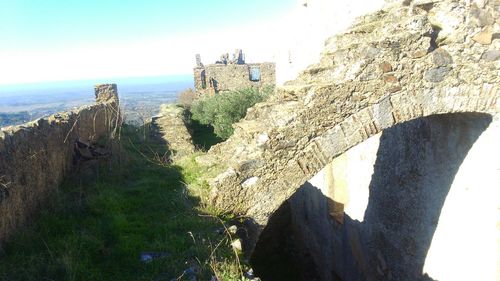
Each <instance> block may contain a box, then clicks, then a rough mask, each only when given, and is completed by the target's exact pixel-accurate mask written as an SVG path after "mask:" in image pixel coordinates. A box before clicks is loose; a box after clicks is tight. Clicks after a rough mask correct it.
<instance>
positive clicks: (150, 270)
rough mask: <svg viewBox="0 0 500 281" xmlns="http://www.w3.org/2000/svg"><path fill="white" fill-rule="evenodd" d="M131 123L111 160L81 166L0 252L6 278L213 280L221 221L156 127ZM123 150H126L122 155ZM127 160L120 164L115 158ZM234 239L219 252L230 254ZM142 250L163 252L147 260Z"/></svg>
mask: <svg viewBox="0 0 500 281" xmlns="http://www.w3.org/2000/svg"><path fill="white" fill-rule="evenodd" d="M143 136H144V134H143V131H141V129H139V128H134V127H131V126H124V129H123V131H122V135H121V144H119V145H118V147H119V148H117V149H115V150H114V155H113V157H112V159H110V160H108V161H106V162H101V163H98V164H97V165H96V166H94V165H92V166H91V165H89V166H88V167H81V169H79V172H78V173H77V174H75V175H73V176H72V177H70V178H68V179H67V180H66V181H65V182H64V183H63V184H62V186H61V187H60V188H59V190H58V191H57V192H55V193H54V194H52V196H51V197H50V199H49V201H48V202H47V203H46V204H45V206H43V208H42V209H41V210H40V213H39V214H38V215H37V216H36V217H35V218H34V219H33V220H32V223H30V224H29V225H28V226H26V227H25V228H24V229H22V230H20V231H19V233H18V234H17V235H15V236H14V238H13V239H12V240H10V241H8V242H7V243H5V244H4V245H3V247H2V249H1V251H0V280H9V281H16V280H28V281H29V280H172V279H175V278H178V277H179V276H182V277H181V278H179V279H177V280H188V279H189V278H191V277H192V276H193V275H196V277H197V278H201V280H210V278H211V276H212V275H213V272H212V269H211V268H210V266H209V265H210V264H209V263H208V262H207V261H209V260H210V259H212V258H213V251H215V250H214V248H215V247H216V246H217V245H218V243H219V242H221V241H223V240H224V239H226V240H227V238H225V236H224V235H220V234H218V233H217V231H216V230H217V229H220V228H221V223H220V221H219V220H218V219H217V218H213V217H210V216H206V215H203V214H202V212H201V211H200V208H199V204H200V202H199V199H198V198H195V197H192V196H190V194H189V192H188V190H187V189H186V186H185V184H184V182H185V178H186V175H185V171H183V168H182V167H179V166H175V165H168V164H166V163H164V162H163V159H164V158H162V155H168V151H166V145H165V144H164V143H161V142H159V141H158V139H157V138H154V137H151V136H153V134H152V132H150V134H147V136H148V137H146V138H144V137H143ZM117 154H121V155H117ZM117 158H119V159H121V160H120V162H119V163H116V162H115V160H116V159H117ZM229 243H230V242H229V241H226V242H225V243H221V247H219V250H222V251H219V250H218V251H219V252H218V254H219V257H218V258H221V259H230V258H231V251H230V248H229V246H228V245H229ZM142 252H153V253H160V254H159V256H160V258H157V259H153V260H152V261H150V262H147V263H146V262H142V261H141V260H140V255H141V253H142Z"/></svg>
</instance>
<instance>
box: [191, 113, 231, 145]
mask: <svg viewBox="0 0 500 281" xmlns="http://www.w3.org/2000/svg"><path fill="white" fill-rule="evenodd" d="M184 118H185V119H186V120H187V122H186V125H187V127H188V130H189V133H190V134H191V138H192V139H193V143H194V145H195V146H196V147H197V148H198V149H201V150H202V151H208V150H209V149H210V148H211V147H212V146H213V145H216V144H218V143H220V142H223V141H224V139H222V138H220V137H218V136H217V135H216V134H215V133H214V128H213V127H212V126H210V125H203V124H201V123H200V122H198V121H197V120H193V119H192V118H191V113H190V112H189V111H187V110H186V111H185V113H184Z"/></svg>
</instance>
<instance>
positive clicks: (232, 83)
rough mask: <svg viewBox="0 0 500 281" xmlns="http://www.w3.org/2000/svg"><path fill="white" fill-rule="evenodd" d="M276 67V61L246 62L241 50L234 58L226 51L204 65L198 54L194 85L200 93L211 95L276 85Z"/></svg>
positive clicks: (236, 52)
mask: <svg viewBox="0 0 500 281" xmlns="http://www.w3.org/2000/svg"><path fill="white" fill-rule="evenodd" d="M275 69H276V66H275V63H272V62H264V63H246V62H245V57H244V55H243V52H242V51H241V50H236V51H235V53H234V55H233V58H232V59H229V54H227V53H226V54H223V55H222V56H221V58H220V60H218V61H216V62H215V64H209V65H203V64H202V62H201V57H200V55H199V54H197V55H196V67H195V68H194V86H195V90H196V92H197V93H198V94H210V95H214V94H216V93H219V92H224V91H234V90H241V89H247V88H258V89H262V88H265V87H274V86H275V84H276V70H275Z"/></svg>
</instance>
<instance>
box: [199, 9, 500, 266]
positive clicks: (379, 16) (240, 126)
mask: <svg viewBox="0 0 500 281" xmlns="http://www.w3.org/2000/svg"><path fill="white" fill-rule="evenodd" d="M396 2H397V3H392V4H391V5H389V6H387V7H386V8H384V9H383V10H381V11H379V12H377V13H374V14H370V15H366V16H364V17H362V18H359V19H358V20H357V21H356V23H355V25H354V26H353V27H351V28H350V29H349V30H347V31H346V32H345V33H343V34H339V35H337V36H334V37H332V38H330V39H328V40H327V42H326V44H325V48H324V51H323V53H322V55H321V58H320V61H319V62H318V63H316V64H314V65H311V66H309V67H308V68H307V69H306V70H304V71H303V72H302V73H301V74H300V76H299V77H298V78H297V79H295V80H294V81H290V82H288V83H286V84H285V86H283V87H281V88H278V90H277V94H276V95H274V96H272V97H271V98H270V99H269V100H268V101H266V102H264V103H260V104H257V105H256V106H254V107H253V108H251V109H249V110H248V112H247V115H246V117H245V118H244V119H243V120H241V121H240V122H239V123H237V124H235V125H234V127H235V133H234V135H233V136H232V137H231V138H229V139H228V140H227V141H226V142H224V143H222V144H218V145H216V146H214V147H212V149H211V150H210V151H209V156H210V157H212V158H213V160H212V162H213V163H216V164H218V165H221V166H223V167H219V168H221V169H223V170H225V172H223V173H221V174H220V175H219V176H217V177H216V178H214V179H212V180H210V184H211V187H212V200H213V202H214V204H215V205H216V206H218V207H219V208H220V209H222V210H224V211H232V212H234V213H237V214H239V215H241V216H246V217H248V228H249V229H250V230H249V233H250V235H249V237H248V248H247V249H248V252H249V253H251V252H252V250H253V247H254V246H255V244H256V243H257V241H258V240H259V235H260V233H261V231H262V229H264V228H265V227H266V225H267V223H268V220H269V218H270V217H271V216H272V215H273V214H274V213H275V212H276V211H277V210H278V209H279V207H280V206H281V205H282V204H283V203H284V202H285V201H286V200H287V199H289V198H290V197H291V196H292V195H293V194H295V192H296V191H297V190H298V189H299V187H300V186H302V185H303V184H304V182H306V181H307V180H309V179H311V178H312V177H313V176H314V175H315V174H317V173H318V172H319V171H320V170H322V169H323V168H324V167H325V166H327V165H328V164H329V163H330V162H331V161H333V159H335V158H336V157H337V156H339V155H341V154H343V153H344V152H346V151H348V150H349V149H350V148H352V147H354V146H356V145H357V144H359V143H362V142H364V141H365V140H367V139H369V138H370V137H371V136H374V135H377V134H380V133H382V134H383V133H384V131H385V130H391V128H392V127H394V126H398V125H399V124H403V123H405V122H409V121H412V120H416V119H419V118H424V117H429V116H433V115H441V114H452V113H471V112H475V113H484V114H489V115H491V116H493V115H496V114H498V113H499V112H500V78H499V76H498V72H499V70H500V55H498V54H499V50H500V40H498V39H499V38H500V37H499V36H498V35H499V34H500V22H499V20H498V19H500V13H499V11H500V10H499V9H498V8H499V6H500V2H498V1H452V0H443V1H404V3H400V2H398V1H396ZM457 161H458V160H457ZM455 164H456V163H455ZM497 173H498V172H497ZM335 196H339V197H340V198H342V195H341V194H336V195H335ZM335 198H337V197H335ZM340 203H341V202H340ZM339 207H341V205H340V204H337V205H334V208H333V211H334V215H335V214H336V212H337V211H338V210H341V209H340V208H339ZM340 213H341V212H340ZM491 246H492V247H494V246H493V245H491ZM382 271H383V269H382Z"/></svg>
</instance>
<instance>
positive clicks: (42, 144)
mask: <svg viewBox="0 0 500 281" xmlns="http://www.w3.org/2000/svg"><path fill="white" fill-rule="evenodd" d="M95 94H96V101H97V103H96V104H95V105H91V106H83V107H81V108H78V109H76V110H73V111H69V112H62V113H58V114H54V115H51V116H49V117H47V118H41V119H38V120H36V121H33V122H30V123H27V124H24V125H20V126H12V127H5V128H2V129H1V131H0V214H1V215H0V241H1V240H4V239H6V238H8V237H9V236H10V235H11V234H12V233H13V231H14V230H15V229H16V228H17V227H19V226H20V225H22V224H23V223H24V222H25V221H26V220H27V219H28V218H29V216H30V215H31V214H33V213H34V212H35V211H36V210H37V208H38V207H39V206H40V205H41V204H43V202H44V200H45V199H46V198H47V197H48V196H49V195H50V194H51V192H52V191H54V190H56V188H57V187H58V185H59V184H60V183H61V181H62V180H63V178H64V176H65V175H66V174H67V173H68V172H69V171H70V170H71V169H72V167H74V165H73V164H74V161H75V157H76V154H81V151H83V150H81V149H78V146H79V143H83V144H85V145H87V146H90V144H92V143H94V142H97V141H98V140H102V139H109V138H112V137H113V135H114V133H115V129H116V128H117V126H119V125H120V124H119V122H120V114H119V103H118V93H117V87H116V85H115V84H103V85H97V86H96V87H95ZM85 145H84V146H85ZM80 146H81V145H80ZM82 149H83V148H82ZM93 151H94V152H95V153H98V152H99V151H97V152H96V151H95V149H94V150H93ZM89 153H92V152H91V151H90V150H89ZM99 153H101V152H99ZM89 155H90V154H89Z"/></svg>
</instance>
